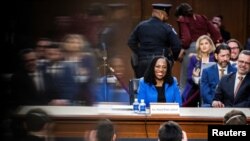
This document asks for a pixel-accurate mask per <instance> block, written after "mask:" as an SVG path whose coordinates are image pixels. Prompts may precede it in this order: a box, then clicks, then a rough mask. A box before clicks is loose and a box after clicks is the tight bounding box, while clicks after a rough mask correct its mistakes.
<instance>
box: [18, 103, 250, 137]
mask: <svg viewBox="0 0 250 141" xmlns="http://www.w3.org/2000/svg"><path fill="white" fill-rule="evenodd" d="M101 107H102V108H100V107H84V106H81V107H80V106H67V107H66V106H24V107H22V108H20V110H19V111H18V112H17V115H18V116H20V117H23V116H24V115H25V113H26V112H27V111H28V110H29V109H32V108H42V109H44V110H45V111H47V112H48V113H49V114H50V115H51V117H52V119H53V120H54V121H55V125H56V126H55V129H54V133H55V135H56V136H58V137H82V136H84V133H85V132H86V131H89V130H91V129H94V128H95V126H96V123H97V121H98V120H100V119H103V118H108V119H110V120H111V121H112V122H113V123H114V125H115V128H116V133H117V136H118V138H157V131H158V129H159V126H160V124H161V123H163V122H165V121H168V120H174V121H176V122H178V123H179V124H180V125H181V127H182V129H183V130H185V131H186V132H187V136H188V138H189V139H207V136H208V135H207V132H208V131H207V130H208V125H215V124H223V116H224V114H225V113H226V112H228V111H230V110H232V109H233V108H180V114H179V115H150V114H144V115H143V114H136V113H133V111H132V110H129V109H125V110H124V109H122V110H120V109H119V110H118V109H114V108H108V107H105V106H101ZM234 109H238V110H242V111H243V112H244V113H245V114H246V115H247V117H248V122H249V123H250V109H249V108H234Z"/></svg>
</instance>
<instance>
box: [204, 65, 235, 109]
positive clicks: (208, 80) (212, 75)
mask: <svg viewBox="0 0 250 141" xmlns="http://www.w3.org/2000/svg"><path fill="white" fill-rule="evenodd" d="M236 71H237V69H236V68H235V67H233V66H232V65H231V64H229V65H228V68H227V72H228V74H229V73H231V72H236ZM219 81H220V80H219V70H218V65H217V63H216V64H214V65H212V66H210V67H208V68H205V69H204V70H203V72H202V75H201V83H200V90H201V91H200V92H201V96H202V104H203V105H206V106H209V107H210V106H211V104H212V100H213V98H214V93H215V88H216V86H217V84H218V83H219Z"/></svg>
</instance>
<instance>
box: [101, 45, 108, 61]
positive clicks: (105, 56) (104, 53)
mask: <svg viewBox="0 0 250 141" xmlns="http://www.w3.org/2000/svg"><path fill="white" fill-rule="evenodd" d="M102 48H103V57H102V58H103V60H107V47H106V43H105V42H102Z"/></svg>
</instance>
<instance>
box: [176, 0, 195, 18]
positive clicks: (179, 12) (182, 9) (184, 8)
mask: <svg viewBox="0 0 250 141" xmlns="http://www.w3.org/2000/svg"><path fill="white" fill-rule="evenodd" d="M192 15H193V8H192V6H190V5H189V4H188V3H181V4H180V5H179V6H177V7H176V11H175V16H176V17H179V16H192Z"/></svg>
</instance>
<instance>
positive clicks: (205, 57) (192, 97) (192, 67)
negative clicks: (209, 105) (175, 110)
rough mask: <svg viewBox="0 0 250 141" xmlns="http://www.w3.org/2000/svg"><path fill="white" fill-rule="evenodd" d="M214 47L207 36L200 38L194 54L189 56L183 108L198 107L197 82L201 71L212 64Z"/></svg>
mask: <svg viewBox="0 0 250 141" xmlns="http://www.w3.org/2000/svg"><path fill="white" fill-rule="evenodd" d="M214 51H215V45H214V43H213V41H212V39H211V38H210V37H209V36H208V35H202V36H200V37H199V38H198V39H197V41H196V53H195V54H190V55H189V57H190V61H189V64H188V70H187V76H188V77H187V83H186V86H185V88H184V90H183V93H182V98H183V105H182V106H184V107H196V106H197V105H199V101H200V92H199V80H200V76H201V72H202V69H203V68H204V67H206V66H207V65H208V63H209V62H214Z"/></svg>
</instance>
